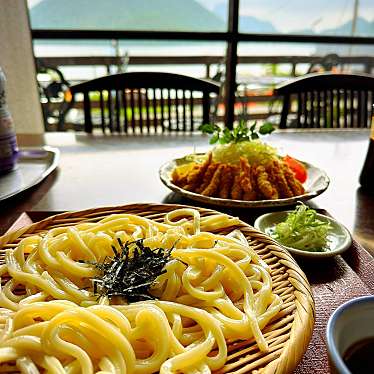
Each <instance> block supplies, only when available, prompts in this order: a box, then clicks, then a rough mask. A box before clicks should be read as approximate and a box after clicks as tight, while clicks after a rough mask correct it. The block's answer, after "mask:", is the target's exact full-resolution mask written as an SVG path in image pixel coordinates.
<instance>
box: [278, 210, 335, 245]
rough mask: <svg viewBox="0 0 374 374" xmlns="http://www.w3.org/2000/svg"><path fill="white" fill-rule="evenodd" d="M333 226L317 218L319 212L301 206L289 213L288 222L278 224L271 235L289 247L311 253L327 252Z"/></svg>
mask: <svg viewBox="0 0 374 374" xmlns="http://www.w3.org/2000/svg"><path fill="white" fill-rule="evenodd" d="M330 229H331V226H330V224H329V223H328V222H324V221H321V220H320V219H318V218H317V212H316V211H315V210H314V209H311V208H309V207H308V206H306V205H304V204H301V205H298V206H297V207H296V209H295V210H294V211H293V212H291V213H289V214H288V216H287V219H286V221H284V222H280V223H278V224H277V225H276V226H275V228H274V230H273V232H272V233H271V235H272V236H273V237H274V239H276V240H277V241H279V242H280V243H281V244H283V245H286V246H287V247H292V248H296V249H300V250H303V251H310V252H324V251H326V250H327V244H328V238H327V236H328V234H329V231H330Z"/></svg>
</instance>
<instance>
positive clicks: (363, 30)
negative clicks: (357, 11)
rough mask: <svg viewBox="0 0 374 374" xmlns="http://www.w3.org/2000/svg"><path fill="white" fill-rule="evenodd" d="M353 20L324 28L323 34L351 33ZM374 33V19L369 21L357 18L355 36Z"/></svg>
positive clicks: (346, 34)
mask: <svg viewBox="0 0 374 374" xmlns="http://www.w3.org/2000/svg"><path fill="white" fill-rule="evenodd" d="M351 30H352V21H348V22H346V23H344V24H343V25H341V26H339V27H337V28H335V29H329V30H323V31H322V32H321V34H326V35H344V36H349V35H351ZM373 35H374V21H371V22H370V21H367V20H366V19H364V18H360V17H358V18H357V22H356V33H355V36H373Z"/></svg>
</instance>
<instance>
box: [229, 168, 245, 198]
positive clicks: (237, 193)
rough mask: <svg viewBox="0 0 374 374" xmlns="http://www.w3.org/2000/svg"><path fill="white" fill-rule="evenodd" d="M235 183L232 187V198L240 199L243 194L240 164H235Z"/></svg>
mask: <svg viewBox="0 0 374 374" xmlns="http://www.w3.org/2000/svg"><path fill="white" fill-rule="evenodd" d="M232 168H233V174H234V183H233V184H232V189H231V198H232V199H234V200H240V199H241V198H242V195H243V189H242V186H241V185H240V169H239V166H233V167H232Z"/></svg>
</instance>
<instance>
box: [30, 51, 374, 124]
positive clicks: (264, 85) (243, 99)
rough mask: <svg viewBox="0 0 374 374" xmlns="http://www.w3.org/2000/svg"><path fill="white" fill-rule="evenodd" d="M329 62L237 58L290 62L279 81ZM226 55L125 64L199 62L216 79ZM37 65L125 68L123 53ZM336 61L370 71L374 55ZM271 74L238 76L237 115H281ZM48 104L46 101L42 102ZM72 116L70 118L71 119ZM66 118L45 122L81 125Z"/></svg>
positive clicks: (136, 59)
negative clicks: (301, 66) (215, 73)
mask: <svg viewBox="0 0 374 374" xmlns="http://www.w3.org/2000/svg"><path fill="white" fill-rule="evenodd" d="M325 62H326V56H294V55H289V56H240V57H239V58H238V64H243V65H247V66H248V70H250V65H254V64H256V65H258V64H267V65H269V64H270V65H274V66H276V65H278V64H282V65H284V64H287V65H289V67H290V69H288V71H289V72H290V75H289V76H283V77H278V79H277V81H280V80H282V79H284V80H286V79H290V78H292V77H295V76H297V74H298V65H305V64H306V65H308V66H309V68H307V70H312V69H313V67H317V66H323V65H324V64H325ZM224 63H225V61H224V57H222V56H130V57H128V58H127V60H126V66H125V68H127V69H129V68H130V69H131V68H132V67H136V66H152V67H155V66H163V65H164V66H165V65H169V66H170V65H173V66H181V65H200V66H204V67H205V69H204V70H205V78H210V79H214V78H215V77H214V76H213V72H214V71H216V70H217V69H212V67H215V66H219V65H222V64H224ZM37 64H38V66H46V67H52V68H55V69H58V70H60V69H61V68H62V69H63V68H64V67H72V66H86V67H90V66H91V67H97V66H102V67H105V69H106V72H107V73H109V74H110V73H111V72H115V71H117V69H123V68H124V66H123V64H124V60H123V58H122V57H116V56H95V57H91V56H90V57H87V56H86V57H82V56H70V57H38V58H37ZM333 64H334V66H335V67H337V68H338V69H340V70H344V69H346V67H348V66H351V65H354V66H355V68H356V69H357V68H358V67H359V70H360V71H361V72H365V73H371V72H372V70H373V67H374V56H334V61H333ZM267 78H272V77H262V78H261V77H257V78H250V77H246V78H245V79H241V78H240V76H239V77H238V80H237V84H238V85H237V93H236V104H235V114H236V118H237V117H239V116H240V118H244V119H246V120H262V119H265V118H267V117H268V116H269V112H271V114H274V115H279V111H280V105H278V104H279V100H278V99H279V98H277V97H275V96H274V95H273V88H274V85H275V82H276V81H275V80H273V79H270V81H269V79H267ZM83 80H85V77H82V78H81V79H74V80H71V81H69V83H71V84H74V83H77V82H78V81H83ZM254 83H255V84H256V86H257V87H258V88H256V89H254V88H252V86H253V84H254ZM43 105H45V106H46V104H43ZM59 105H61V103H59V102H58V100H57V101H56V102H55V103H53V102H52V103H49V104H48V106H49V108H48V109H49V110H54V109H56V110H57V111H58V108H59ZM75 108H76V109H81V104H80V103H79V102H78V103H76V104H75ZM222 112H223V111H220V112H219V115H218V117H217V119H218V120H223V117H222V115H223V114H222ZM69 118H70V122H69ZM62 120H63V119H62V118H59V119H58V120H57V121H55V123H49V124H47V125H46V129H47V130H56V129H59V130H62V129H64V130H65V129H71V128H75V129H76V128H77V126H78V128H79V125H77V123H73V122H72V121H71V117H67V120H66V121H65V120H64V123H61V121H62Z"/></svg>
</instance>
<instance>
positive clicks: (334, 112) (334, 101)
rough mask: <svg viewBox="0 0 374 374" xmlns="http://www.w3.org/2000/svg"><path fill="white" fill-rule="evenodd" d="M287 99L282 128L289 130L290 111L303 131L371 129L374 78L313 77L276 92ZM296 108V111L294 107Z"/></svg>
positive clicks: (336, 75) (317, 75) (346, 75)
mask: <svg viewBox="0 0 374 374" xmlns="http://www.w3.org/2000/svg"><path fill="white" fill-rule="evenodd" d="M274 94H275V95H279V96H283V109H282V114H281V120H280V124H279V127H280V128H287V127H289V125H288V123H287V117H288V114H289V112H291V111H294V112H296V123H295V124H294V125H293V127H299V128H320V127H321V128H359V127H363V128H364V127H370V124H371V116H372V110H373V104H374V77H373V76H370V75H364V74H360V75H357V74H333V73H323V74H310V75H306V76H303V77H301V78H298V79H296V80H292V81H291V82H287V83H285V84H283V85H281V86H279V87H278V88H276V89H275V91H274ZM294 106H296V108H295V107H294Z"/></svg>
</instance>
